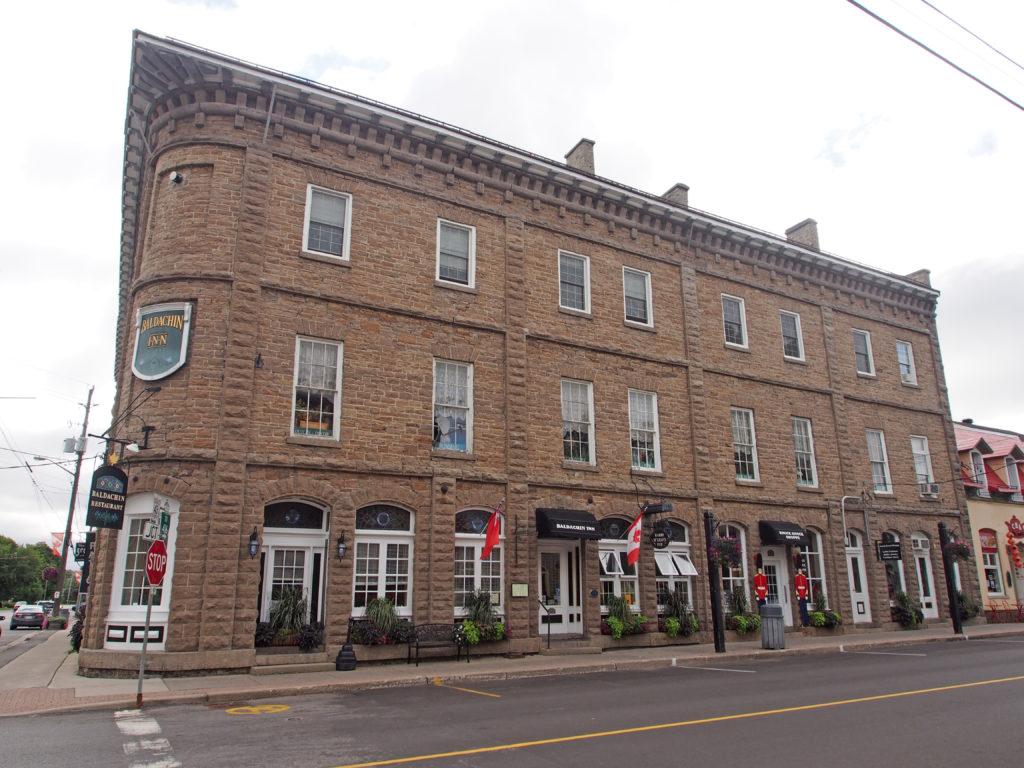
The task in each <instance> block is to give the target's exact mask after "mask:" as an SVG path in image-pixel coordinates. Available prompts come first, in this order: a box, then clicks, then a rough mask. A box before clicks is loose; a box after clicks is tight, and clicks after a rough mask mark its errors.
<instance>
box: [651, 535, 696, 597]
mask: <svg viewBox="0 0 1024 768" xmlns="http://www.w3.org/2000/svg"><path fill="white" fill-rule="evenodd" d="M659 525H661V526H663V527H664V528H665V529H667V531H668V534H669V537H668V547H666V548H665V549H656V550H654V569H655V572H656V579H655V587H656V588H657V592H658V612H659V613H664V612H665V606H666V603H668V601H669V597H670V596H671V595H672V593H673V592H675V593H676V595H677V596H678V597H680V598H682V600H683V601H684V602H686V604H687V605H689V606H691V607H692V606H693V577H694V576H696V575H697V569H696V568H695V567H694V565H693V561H692V560H691V559H690V536H689V532H688V531H687V528H686V526H685V525H681V524H679V523H676V522H673V521H671V520H668V521H665V522H664V523H655V530H657V528H658V526H659Z"/></svg>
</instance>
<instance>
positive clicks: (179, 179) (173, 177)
mask: <svg viewBox="0 0 1024 768" xmlns="http://www.w3.org/2000/svg"><path fill="white" fill-rule="evenodd" d="M170 179H171V181H173V182H174V183H175V184H181V182H183V181H184V180H185V177H184V176H182V175H181V174H180V173H178V172H177V171H171V175H170Z"/></svg>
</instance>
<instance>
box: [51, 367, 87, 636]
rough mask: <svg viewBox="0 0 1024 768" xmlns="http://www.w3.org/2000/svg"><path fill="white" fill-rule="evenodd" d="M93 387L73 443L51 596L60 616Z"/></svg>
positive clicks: (55, 613) (56, 613) (56, 614)
mask: <svg viewBox="0 0 1024 768" xmlns="http://www.w3.org/2000/svg"><path fill="white" fill-rule="evenodd" d="M94 389H95V387H89V398H88V399H87V400H86V401H85V421H83V422H82V436H81V437H80V438H78V442H77V443H75V453H76V454H78V459H77V460H76V461H75V479H74V480H72V481H71V503H70V504H69V505H68V527H67V528H65V529H64V543H63V544H62V545H61V548H60V568H59V569H58V570H59V571H60V576H59V579H60V580H59V581H58V582H57V594H56V595H55V596H54V598H53V615H54V616H60V596H61V594H62V593H63V592H64V580H65V579H66V578H67V567H68V547H69V546H70V545H71V523H72V522H73V521H74V519H75V499H76V498H77V497H78V477H79V475H80V474H81V473H82V456H83V455H84V454H85V441H86V437H87V435H88V433H89V409H90V408H91V407H92V392H93V390H94Z"/></svg>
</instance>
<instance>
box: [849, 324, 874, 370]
mask: <svg viewBox="0 0 1024 768" xmlns="http://www.w3.org/2000/svg"><path fill="white" fill-rule="evenodd" d="M853 353H854V355H855V356H856V358H857V373H862V374H864V375H865V376H874V375H875V361H874V359H873V358H872V357H871V334H870V333H868V332H867V331H858V330H856V329H854V331H853Z"/></svg>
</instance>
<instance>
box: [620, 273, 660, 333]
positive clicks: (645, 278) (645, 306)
mask: <svg viewBox="0 0 1024 768" xmlns="http://www.w3.org/2000/svg"><path fill="white" fill-rule="evenodd" d="M622 294H623V300H624V301H625V305H626V320H627V321H628V322H630V323H637V324H639V325H646V326H651V325H653V324H654V319H653V317H652V316H651V273H650V272H641V271H640V270H638V269H630V268H629V267H623V268H622Z"/></svg>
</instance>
